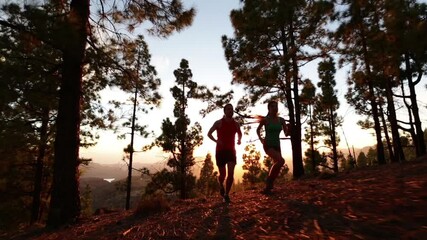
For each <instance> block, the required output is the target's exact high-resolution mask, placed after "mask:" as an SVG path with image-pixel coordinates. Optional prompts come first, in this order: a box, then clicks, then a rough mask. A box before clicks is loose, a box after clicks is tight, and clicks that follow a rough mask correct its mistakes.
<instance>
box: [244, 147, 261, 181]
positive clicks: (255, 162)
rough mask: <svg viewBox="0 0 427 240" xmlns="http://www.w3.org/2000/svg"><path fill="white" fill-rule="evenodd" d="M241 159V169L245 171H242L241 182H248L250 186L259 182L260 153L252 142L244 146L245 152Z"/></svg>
mask: <svg viewBox="0 0 427 240" xmlns="http://www.w3.org/2000/svg"><path fill="white" fill-rule="evenodd" d="M242 159H243V166H242V168H243V170H245V171H246V172H245V173H243V184H248V185H250V187H252V188H253V187H254V185H255V184H256V183H258V182H261V181H262V179H261V178H260V174H261V163H260V160H261V153H260V152H259V151H257V150H256V147H255V145H254V144H250V145H247V146H246V147H245V152H244V153H243V156H242Z"/></svg>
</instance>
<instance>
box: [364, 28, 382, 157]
mask: <svg viewBox="0 0 427 240" xmlns="http://www.w3.org/2000/svg"><path fill="white" fill-rule="evenodd" d="M360 30H361V39H362V51H363V61H364V64H365V69H366V76H367V78H368V80H367V82H368V90H369V101H370V104H371V107H372V110H371V111H372V118H373V119H374V129H375V136H376V139H377V160H378V163H379V164H385V163H386V162H385V157H384V145H383V142H382V137H381V124H380V120H379V113H378V104H377V101H376V99H375V89H374V83H373V79H372V73H371V64H370V61H369V56H368V47H367V43H366V34H365V31H364V29H363V27H362V28H361V29H360Z"/></svg>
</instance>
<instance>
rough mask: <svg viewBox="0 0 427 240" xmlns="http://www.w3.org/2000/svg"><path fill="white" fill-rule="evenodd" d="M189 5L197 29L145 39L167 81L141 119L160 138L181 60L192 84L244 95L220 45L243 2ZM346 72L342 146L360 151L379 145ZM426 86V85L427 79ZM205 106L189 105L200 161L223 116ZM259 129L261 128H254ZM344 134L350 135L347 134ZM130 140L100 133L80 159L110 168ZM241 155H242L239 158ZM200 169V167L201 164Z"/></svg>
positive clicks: (309, 69)
mask: <svg viewBox="0 0 427 240" xmlns="http://www.w3.org/2000/svg"><path fill="white" fill-rule="evenodd" d="M183 2H184V4H185V6H187V7H190V6H194V7H195V8H196V9H197V14H196V18H195V19H194V22H193V25H192V26H191V27H190V28H188V29H185V30H183V31H182V32H180V33H175V34H174V35H172V36H171V37H169V38H168V39H158V38H154V37H149V36H147V34H144V36H145V39H146V41H147V42H148V46H149V49H150V52H151V55H152V64H153V65H154V66H155V67H156V69H157V71H158V77H160V79H161V80H162V87H161V89H162V90H161V93H162V96H163V97H164V100H163V102H162V105H161V108H160V109H156V110H155V111H153V112H151V113H150V114H149V115H140V117H139V119H140V124H141V125H149V130H152V131H154V132H155V133H156V134H157V135H159V134H160V125H161V122H162V120H163V119H165V118H166V117H170V118H173V112H172V109H173V104H174V99H173V98H172V96H171V94H170V91H169V89H170V88H171V87H172V86H173V85H174V84H175V77H174V76H173V71H174V70H175V69H177V68H179V63H180V61H181V59H183V58H184V59H187V60H188V61H189V65H190V68H191V70H192V72H193V81H196V82H197V83H198V84H200V85H207V86H210V87H212V86H214V85H216V86H220V87H221V90H222V91H223V92H226V91H229V90H231V89H233V90H234V91H235V92H236V95H235V99H234V101H233V102H232V104H233V105H235V104H236V103H237V100H238V99H239V97H240V96H242V94H243V91H242V88H241V87H240V86H236V85H234V86H232V85H231V73H230V71H229V70H228V66H227V63H226V61H225V57H224V51H223V48H222V44H221V36H222V35H227V36H229V37H232V36H233V29H232V27H231V23H230V21H229V13H230V11H231V10H232V9H236V8H238V7H239V6H240V1H239V0H217V1H209V0H184V1H183ZM301 74H302V75H303V76H304V78H310V79H312V80H314V81H317V79H318V76H317V63H313V64H309V65H307V66H305V67H304V68H302V71H301ZM346 78H347V76H346V71H345V70H339V71H338V72H337V75H336V81H337V90H338V96H339V99H340V101H341V105H340V110H339V114H340V115H341V116H342V117H344V124H343V126H342V128H339V129H338V132H339V134H340V135H341V142H340V147H341V148H347V145H346V139H347V141H348V145H349V146H350V147H355V148H361V147H364V146H369V145H373V144H375V142H374V139H373V137H372V134H371V133H372V131H367V130H361V129H360V127H359V126H357V125H356V122H357V120H358V119H359V118H360V117H359V116H357V115H356V114H355V113H354V108H353V107H350V106H349V105H348V104H347V103H346V102H345V100H344V99H343V96H344V94H345V92H346V89H347V86H346V83H345V82H346ZM424 83H425V81H424ZM422 85H423V88H419V91H420V90H421V91H423V93H422V94H420V92H419V93H418V96H419V100H420V102H419V104H420V106H419V107H420V110H421V112H420V114H421V116H422V120H423V128H426V127H427V109H426V103H427V97H426V96H425V92H426V90H425V87H424V85H425V84H422ZM119 95H120V93H118V92H116V91H113V90H106V91H105V92H104V94H103V96H104V97H105V99H107V98H111V96H114V97H119ZM204 106H205V105H204V104H203V103H202V102H197V101H192V102H190V107H189V109H190V110H189V111H188V112H187V114H189V116H190V119H191V121H192V123H194V122H196V121H198V122H200V123H201V125H202V128H203V136H205V140H204V143H203V145H202V146H201V147H200V148H199V149H197V151H196V152H195V155H196V157H200V158H202V159H204V157H205V156H206V154H207V152H211V153H214V150H215V145H214V144H213V142H212V141H211V140H210V139H208V138H207V137H206V134H207V131H208V130H209V128H210V127H211V125H212V124H213V123H214V122H215V121H216V120H218V119H219V118H221V117H222V111H215V112H212V113H211V114H209V115H208V116H207V117H206V118H202V117H201V116H199V115H198V112H199V110H200V109H202V108H203V107H204ZM255 111H256V112H257V114H260V115H265V114H266V113H267V107H266V106H263V105H261V106H257V107H256V110H255ZM279 114H280V115H281V116H282V117H284V118H285V119H286V118H287V111H286V109H284V106H283V105H279ZM253 127H254V128H255V127H256V125H254V126H253ZM343 133H345V137H346V139H345V138H344V136H343V135H342V134H343ZM153 139H154V138H150V139H141V138H137V139H136V141H135V145H134V147H135V149H137V150H138V149H140V148H141V147H142V146H143V145H145V144H148V143H150V142H151V141H153ZM256 139H257V137H256V134H255V132H252V133H251V134H250V135H249V136H243V140H242V145H241V146H239V147H238V149H237V150H238V164H242V160H241V154H242V153H243V148H244V146H246V145H247V144H248V143H249V142H251V143H252V142H253V143H255V144H256V146H257V148H258V150H259V151H260V152H262V153H263V150H262V147H261V145H260V144H259V141H256ZM129 142H130V137H129V138H128V139H126V140H120V141H119V140H117V139H116V136H115V135H114V134H113V133H111V132H103V133H101V139H100V140H99V143H98V144H97V146H95V147H92V148H89V149H81V151H80V155H81V157H85V158H92V160H93V161H94V162H96V163H103V164H111V163H122V162H123V161H122V157H123V148H125V147H126V145H128V144H129ZM282 149H283V150H282V151H283V155H284V157H285V160H286V163H287V164H289V163H290V162H291V157H290V156H291V144H290V141H289V140H284V141H282ZM239 156H240V157H239ZM166 158H167V154H164V153H162V152H161V151H158V150H157V151H155V150H154V151H151V152H147V153H136V154H135V157H134V159H135V160H134V161H135V162H138V163H155V162H156V163H158V164H159V168H161V167H162V166H165V159H166ZM198 165H200V166H201V163H198Z"/></svg>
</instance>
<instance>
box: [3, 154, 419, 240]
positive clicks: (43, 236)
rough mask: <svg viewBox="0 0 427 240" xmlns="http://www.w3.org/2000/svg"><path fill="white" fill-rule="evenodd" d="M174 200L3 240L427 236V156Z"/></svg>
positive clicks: (385, 237)
mask: <svg viewBox="0 0 427 240" xmlns="http://www.w3.org/2000/svg"><path fill="white" fill-rule="evenodd" d="M230 197H231V200H232V203H230V204H225V203H223V202H222V200H221V198H220V197H219V196H212V197H209V198H199V199H191V200H182V201H177V202H174V203H172V204H171V208H170V210H168V211H165V212H162V213H156V214H151V215H149V216H136V215H135V214H134V212H133V211H117V212H112V213H108V214H102V215H98V216H94V217H92V218H90V219H84V220H81V221H80V222H79V223H76V224H74V225H70V226H66V227H63V228H61V229H57V230H55V231H47V230H45V229H44V228H41V229H36V230H34V229H32V230H26V231H23V232H20V233H16V234H14V235H13V236H4V237H7V238H6V239H37V240H54V239H55V240H56V239H58V240H59V239H61V240H63V239H70V240H71V239H420V240H421V239H427V159H426V158H424V159H423V160H421V161H414V162H408V163H404V164H390V165H386V166H377V167H370V168H365V169H358V170H354V171H351V172H348V173H340V174H339V175H337V176H328V177H323V178H315V179H304V180H298V181H291V182H286V183H285V184H281V185H280V186H276V188H275V192H274V194H273V195H271V196H265V195H262V194H260V193H259V190H250V191H244V192H238V193H233V194H231V196H230Z"/></svg>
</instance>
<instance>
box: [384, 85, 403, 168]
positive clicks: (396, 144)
mask: <svg viewBox="0 0 427 240" xmlns="http://www.w3.org/2000/svg"><path fill="white" fill-rule="evenodd" d="M386 84H387V85H386V97H387V110H388V121H389V123H390V126H391V136H392V139H393V152H394V156H390V160H391V162H403V161H405V155H404V154H403V148H402V143H401V141H400V134H399V126H398V125H397V117H396V108H395V106H394V98H393V91H392V86H391V79H388V80H387V82H386Z"/></svg>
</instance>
